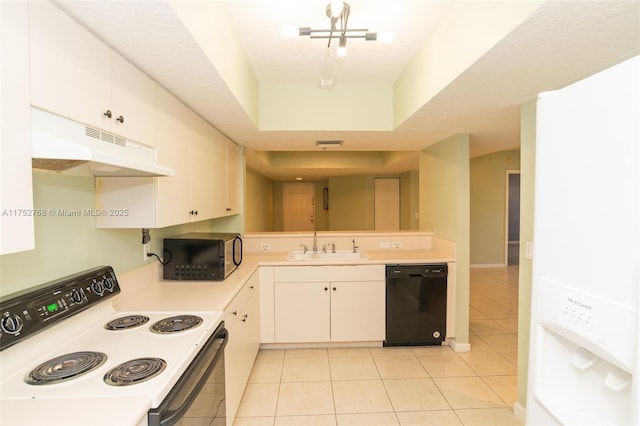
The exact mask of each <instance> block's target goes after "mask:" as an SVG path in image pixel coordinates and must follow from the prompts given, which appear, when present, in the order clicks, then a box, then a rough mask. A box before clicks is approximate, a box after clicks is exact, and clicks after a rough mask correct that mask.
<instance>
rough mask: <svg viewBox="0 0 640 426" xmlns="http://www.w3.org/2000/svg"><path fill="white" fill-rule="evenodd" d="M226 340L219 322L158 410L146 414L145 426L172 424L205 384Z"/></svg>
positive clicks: (226, 333) (221, 355)
mask: <svg viewBox="0 0 640 426" xmlns="http://www.w3.org/2000/svg"><path fill="white" fill-rule="evenodd" d="M228 340H229V332H228V331H227V329H226V328H225V327H224V322H221V323H220V325H218V328H216V331H215V332H214V333H213V336H211V337H210V338H209V340H207V342H206V343H205V345H204V347H203V348H202V349H201V350H200V352H198V354H197V355H196V357H195V358H194V359H193V361H192V362H191V364H189V367H187V370H186V371H185V372H184V373H183V374H182V376H181V377H180V379H179V380H178V382H177V383H176V384H175V385H174V386H173V388H172V389H171V390H170V391H169V394H168V395H167V396H166V397H165V399H164V400H163V401H162V402H161V403H160V405H159V406H158V408H153V409H151V410H149V412H148V415H147V420H148V424H149V426H168V425H173V424H176V423H177V422H178V421H179V420H180V419H181V418H182V416H184V414H185V413H186V412H187V410H188V409H189V407H190V406H191V404H192V403H193V401H195V399H196V398H197V396H198V394H199V393H200V390H201V389H202V387H203V386H204V385H205V383H206V382H207V379H208V378H209V375H210V374H211V372H212V371H213V369H214V368H215V367H216V365H217V364H218V362H219V361H220V359H221V358H222V357H223V356H224V348H225V346H226V345H227V341H228ZM212 349H213V350H215V354H214V355H213V359H211V358H212V357H211V351H212ZM176 405H177V406H176Z"/></svg>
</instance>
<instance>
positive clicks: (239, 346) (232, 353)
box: [224, 272, 260, 426]
mask: <svg viewBox="0 0 640 426" xmlns="http://www.w3.org/2000/svg"><path fill="white" fill-rule="evenodd" d="M259 284H260V282H259V275H258V272H255V273H254V274H253V275H252V277H251V278H250V279H249V280H248V281H247V283H246V284H245V285H244V286H243V287H242V289H241V290H240V292H238V294H237V295H236V297H235V298H234V299H233V300H232V301H231V303H230V304H229V306H228V307H227V308H226V309H225V311H224V321H225V326H226V327H227V330H229V341H228V342H227V346H226V348H225V351H224V362H225V369H224V371H225V393H226V410H227V412H226V416H227V425H228V426H231V425H232V424H233V420H234V419H235V416H236V413H237V412H238V406H239V405H240V401H241V399H242V394H243V392H244V389H245V387H246V385H247V381H248V379H249V374H250V373H251V369H252V368H253V363H254V361H255V359H256V355H257V354H258V349H259V347H260V295H259V288H260V287H259Z"/></svg>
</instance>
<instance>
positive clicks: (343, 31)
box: [298, 2, 378, 48]
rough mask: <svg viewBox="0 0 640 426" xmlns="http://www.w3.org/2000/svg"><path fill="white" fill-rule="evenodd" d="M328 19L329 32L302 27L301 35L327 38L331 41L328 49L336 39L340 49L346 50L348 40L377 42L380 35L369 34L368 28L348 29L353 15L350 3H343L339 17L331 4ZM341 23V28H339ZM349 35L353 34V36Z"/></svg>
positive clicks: (299, 30)
mask: <svg viewBox="0 0 640 426" xmlns="http://www.w3.org/2000/svg"><path fill="white" fill-rule="evenodd" d="M325 12H326V14H327V17H328V18H329V23H330V27H329V29H328V30H317V29H311V27H300V28H298V32H299V35H301V36H309V37H310V38H326V39H329V40H328V43H327V47H331V40H333V39H334V38H337V39H339V41H340V47H342V48H344V47H345V46H346V43H347V39H348V38H364V39H365V40H368V41H371V40H376V39H377V37H378V35H377V33H372V32H369V29H368V28H361V29H348V28H347V26H348V24H349V15H350V13H351V6H349V4H348V3H346V2H343V3H342V10H341V11H340V13H339V14H338V15H335V14H334V13H333V12H332V9H331V3H329V4H328V5H327V7H326V9H325ZM338 22H339V25H340V26H339V27H338ZM314 33H316V34H317V33H324V35H314ZM349 33H352V34H351V35H350V34H349ZM353 33H364V34H353Z"/></svg>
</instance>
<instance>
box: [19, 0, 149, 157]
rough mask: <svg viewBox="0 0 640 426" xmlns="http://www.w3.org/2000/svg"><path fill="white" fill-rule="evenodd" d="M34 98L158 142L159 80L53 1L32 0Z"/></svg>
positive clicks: (74, 115) (36, 103) (101, 125)
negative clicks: (157, 107)
mask: <svg viewBox="0 0 640 426" xmlns="http://www.w3.org/2000/svg"><path fill="white" fill-rule="evenodd" d="M29 9H30V38H31V41H30V43H31V46H30V47H31V50H30V54H31V104H32V105H34V106H37V107H39V108H41V109H44V110H47V111H50V112H53V113H56V114H58V115H61V116H64V117H67V118H70V119H73V120H76V121H79V122H81V123H84V124H87V125H89V126H93V127H97V128H99V129H102V130H106V131H108V132H111V133H114V134H117V135H120V136H123V137H126V138H128V139H131V140H134V141H138V142H142V143H145V144H147V145H151V146H155V135H156V133H155V93H156V88H157V85H156V83H155V82H153V80H151V79H150V78H148V77H147V76H145V75H144V74H143V73H141V72H140V71H139V70H138V69H136V68H135V67H134V66H132V65H131V64H130V63H128V62H127V61H126V60H124V59H123V58H122V57H120V56H119V55H118V54H117V53H116V52H114V51H112V50H111V49H110V48H109V47H108V46H106V45H105V44H103V43H102V42H101V41H100V40H98V39H97V38H96V37H94V36H93V35H92V34H91V33H90V32H89V31H87V30H86V29H85V28H83V27H82V26H80V25H79V24H78V23H76V22H75V21H74V20H73V19H71V18H70V17H69V16H68V15H66V14H65V13H63V12H62V11H60V10H59V9H58V8H56V7H55V6H54V5H53V4H51V3H49V2H29Z"/></svg>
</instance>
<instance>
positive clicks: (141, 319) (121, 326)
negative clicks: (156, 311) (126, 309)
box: [104, 315, 149, 330]
mask: <svg viewBox="0 0 640 426" xmlns="http://www.w3.org/2000/svg"><path fill="white" fill-rule="evenodd" d="M147 322H149V317H148V316H145V315H127V316H125V317H120V318H116V319H114V320H112V321H109V322H108V323H106V324H105V325H104V328H106V329H107V330H125V329H127V328H134V327H138V326H140V325H142V324H146V323H147Z"/></svg>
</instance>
